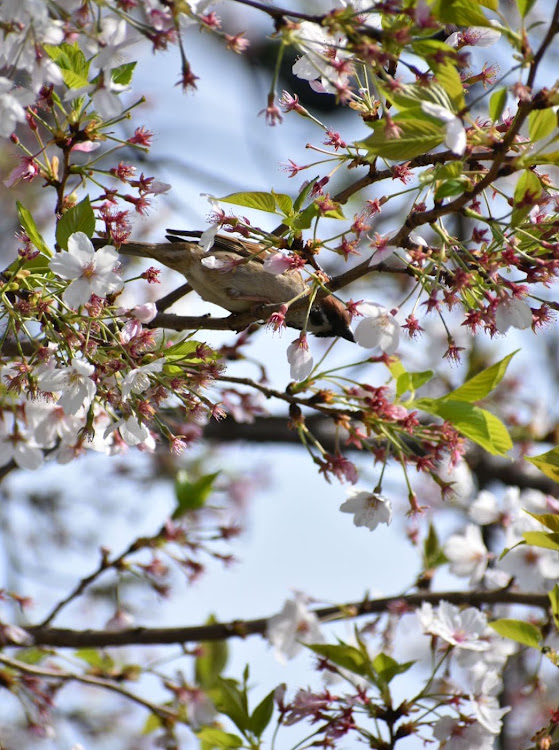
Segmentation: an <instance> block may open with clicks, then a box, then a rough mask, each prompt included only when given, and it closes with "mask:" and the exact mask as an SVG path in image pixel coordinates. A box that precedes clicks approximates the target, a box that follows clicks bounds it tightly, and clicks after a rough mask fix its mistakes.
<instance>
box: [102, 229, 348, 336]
mask: <svg viewBox="0 0 559 750" xmlns="http://www.w3.org/2000/svg"><path fill="white" fill-rule="evenodd" d="M201 235H202V232H195V231H192V232H190V231H183V230H173V229H169V230H167V234H166V239H167V240H168V241H167V242H162V243H148V242H125V243H123V244H121V245H120V247H119V252H120V253H122V254H124V255H133V256H138V257H141V258H152V259H153V260H156V261H158V262H159V263H162V264H163V265H165V266H168V267H169V268H172V269H173V270H174V271H178V272H179V273H182V274H183V276H185V278H186V279H187V281H188V283H189V284H190V286H191V287H192V288H193V289H194V291H195V292H197V293H198V294H199V295H200V297H202V299H204V300H205V301H206V302H213V304H215V305H219V307H222V308H223V309H225V310H228V311H229V312H230V313H233V314H235V313H244V312H249V311H251V310H254V311H256V310H257V308H258V306H259V305H282V304H289V303H290V302H291V301H292V300H293V299H294V298H295V297H299V296H300V299H298V300H297V301H295V302H293V304H292V305H289V307H288V310H287V312H286V314H285V323H286V325H288V326H290V327H291V328H296V329H298V330H307V331H308V332H309V333H312V334H313V335H314V336H324V337H326V336H330V337H341V338H344V339H347V340H348V341H354V338H353V332H352V330H351V326H350V320H351V318H350V314H349V312H348V310H347V308H346V306H345V305H344V304H343V303H342V302H340V300H338V299H336V298H335V297H334V296H333V295H331V294H329V295H326V296H322V297H317V299H316V300H315V301H313V303H312V305H311V307H310V310H309V303H308V299H306V297H307V296H308V293H309V291H310V288H309V286H308V285H307V284H306V283H305V281H304V279H303V277H302V276H301V274H300V273H299V271H297V270H289V271H286V272H284V273H280V274H273V273H269V272H268V271H266V270H265V269H264V261H265V259H266V258H268V257H270V255H271V251H270V249H269V248H268V247H265V246H264V245H262V244H260V243H258V242H248V241H246V240H242V239H240V238H237V237H231V236H227V235H222V234H217V235H216V236H215V239H214V243H213V246H212V247H211V249H210V250H209V251H208V252H206V251H205V249H204V248H203V247H202V246H201V245H200V244H199V241H198V240H199V239H200V237H201ZM185 238H191V239H185ZM96 244H99V240H97V243H96ZM272 252H273V251H272ZM305 324H306V326H305Z"/></svg>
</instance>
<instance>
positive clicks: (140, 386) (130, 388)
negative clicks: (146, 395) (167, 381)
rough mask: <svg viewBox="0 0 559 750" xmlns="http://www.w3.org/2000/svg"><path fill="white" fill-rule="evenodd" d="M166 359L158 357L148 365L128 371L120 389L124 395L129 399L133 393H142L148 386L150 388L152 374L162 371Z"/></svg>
mask: <svg viewBox="0 0 559 750" xmlns="http://www.w3.org/2000/svg"><path fill="white" fill-rule="evenodd" d="M164 364H165V360H164V359H163V358H162V359H156V360H155V362H150V363H149V364H147V365H142V366H141V367H136V368H134V369H133V370H130V371H129V372H127V373H126V375H125V376H124V378H123V379H122V383H121V386H120V390H121V392H122V397H123V398H124V399H127V398H128V397H129V396H130V394H131V393H142V391H145V390H146V388H149V386H150V383H151V380H150V377H149V376H150V374H151V373H154V372H161V370H162V369H163V365H164Z"/></svg>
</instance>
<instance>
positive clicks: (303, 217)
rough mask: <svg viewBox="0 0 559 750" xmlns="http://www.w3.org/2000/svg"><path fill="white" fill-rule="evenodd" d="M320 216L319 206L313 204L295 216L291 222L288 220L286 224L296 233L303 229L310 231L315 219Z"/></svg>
mask: <svg viewBox="0 0 559 750" xmlns="http://www.w3.org/2000/svg"><path fill="white" fill-rule="evenodd" d="M318 214H319V210H318V206H317V205H316V203H311V204H310V205H309V206H307V207H306V208H305V209H304V210H303V211H301V213H300V214H299V215H298V216H295V217H294V218H293V219H292V220H291V221H290V220H289V219H286V220H285V223H286V224H288V225H289V226H290V227H291V228H292V229H294V230H295V231H301V230H303V229H308V228H309V227H310V226H311V224H312V223H313V221H314V219H316V217H317V216H318Z"/></svg>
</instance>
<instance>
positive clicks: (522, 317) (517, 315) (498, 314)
mask: <svg viewBox="0 0 559 750" xmlns="http://www.w3.org/2000/svg"><path fill="white" fill-rule="evenodd" d="M531 325H532V310H531V309H530V305H528V303H527V302H524V300H521V299H518V298H517V297H504V298H503V299H502V300H501V302H499V304H498V305H497V309H496V310H495V326H496V327H497V330H498V331H499V333H506V332H507V331H508V329H509V328H511V327H512V328H519V329H520V330H521V331H523V330H524V329H525V328H530V326H531Z"/></svg>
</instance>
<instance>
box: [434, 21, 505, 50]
mask: <svg viewBox="0 0 559 750" xmlns="http://www.w3.org/2000/svg"><path fill="white" fill-rule="evenodd" d="M500 38H501V32H500V31H497V29H492V28H490V27H486V26H470V28H468V29H466V30H465V31H455V32H454V33H453V34H451V35H450V36H449V37H447V39H446V44H448V45H450V46H451V47H456V48H458V49H460V48H461V47H492V46H493V45H494V44H495V43H496V42H498V41H499V39H500Z"/></svg>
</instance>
